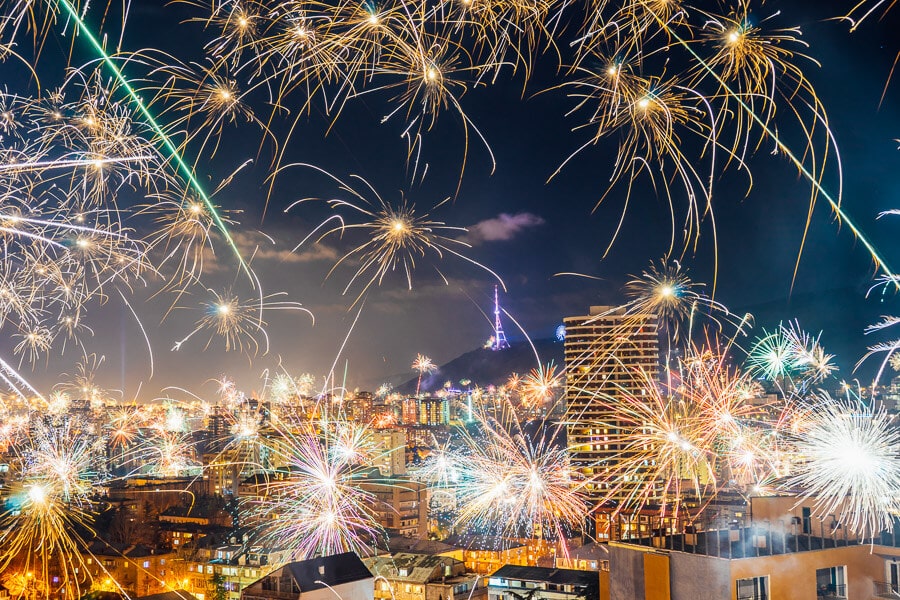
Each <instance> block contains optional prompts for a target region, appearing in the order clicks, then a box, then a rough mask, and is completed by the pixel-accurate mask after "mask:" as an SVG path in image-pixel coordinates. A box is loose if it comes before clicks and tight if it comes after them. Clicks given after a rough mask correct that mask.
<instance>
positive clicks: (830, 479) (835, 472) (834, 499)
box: [788, 394, 900, 537]
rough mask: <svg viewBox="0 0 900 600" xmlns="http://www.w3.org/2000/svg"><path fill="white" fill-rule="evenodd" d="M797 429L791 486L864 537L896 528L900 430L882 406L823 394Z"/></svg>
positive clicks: (818, 511) (819, 512)
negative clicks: (876, 406) (895, 426)
mask: <svg viewBox="0 0 900 600" xmlns="http://www.w3.org/2000/svg"><path fill="white" fill-rule="evenodd" d="M819 400H820V402H819V405H818V406H817V407H816V410H814V411H812V412H811V414H810V415H809V418H808V420H807V422H806V424H805V426H804V427H803V428H802V429H801V430H800V431H799V432H798V433H799V434H798V435H797V439H796V440H795V442H794V443H795V444H796V453H797V464H796V465H795V467H794V469H795V470H794V473H793V474H792V476H791V477H790V479H789V482H788V483H789V485H794V486H798V487H799V488H800V489H802V490H803V491H802V492H801V496H800V497H801V498H802V499H812V500H813V502H814V503H815V511H816V514H817V515H819V516H821V517H824V516H826V515H835V518H836V519H837V520H838V522H839V523H841V524H844V525H846V526H847V527H848V528H849V529H851V530H852V531H854V532H856V533H858V534H860V535H862V536H864V537H865V536H877V535H878V534H879V533H880V532H882V531H884V530H891V529H892V528H893V522H894V514H896V512H897V510H898V506H897V490H898V489H900V433H898V432H897V430H896V429H895V428H894V427H893V426H892V425H891V424H890V419H889V418H888V417H887V415H886V414H885V413H884V411H882V410H880V409H874V408H872V407H868V406H865V405H863V404H862V403H859V402H852V401H851V402H843V401H838V400H834V399H832V398H831V397H829V396H827V395H824V394H823V395H821V396H820V397H819Z"/></svg>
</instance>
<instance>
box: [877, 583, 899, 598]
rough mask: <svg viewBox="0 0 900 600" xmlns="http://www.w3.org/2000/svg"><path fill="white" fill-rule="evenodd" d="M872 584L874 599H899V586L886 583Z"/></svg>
mask: <svg viewBox="0 0 900 600" xmlns="http://www.w3.org/2000/svg"><path fill="white" fill-rule="evenodd" d="M874 584H875V593H874V596H875V597H876V598H900V584H896V583H888V582H886V581H876V582H874Z"/></svg>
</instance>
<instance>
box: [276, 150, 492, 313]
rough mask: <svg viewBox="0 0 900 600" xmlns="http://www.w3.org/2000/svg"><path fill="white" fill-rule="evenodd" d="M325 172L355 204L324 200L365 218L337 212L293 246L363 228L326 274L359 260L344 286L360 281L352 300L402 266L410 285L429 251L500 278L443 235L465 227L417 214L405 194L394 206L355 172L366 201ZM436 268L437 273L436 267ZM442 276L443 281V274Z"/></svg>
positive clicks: (335, 206) (348, 286) (335, 207)
mask: <svg viewBox="0 0 900 600" xmlns="http://www.w3.org/2000/svg"><path fill="white" fill-rule="evenodd" d="M313 168H315V167H313ZM316 170H319V169H316ZM323 173H324V172H323ZM326 174H327V173H326ZM327 175H328V176H329V177H330V178H331V179H332V180H333V181H334V182H336V183H338V184H339V185H340V186H341V189H342V191H344V192H346V193H347V194H350V195H351V196H352V197H353V199H354V201H355V202H356V203H355V204H354V203H352V202H350V201H347V200H330V201H329V202H328V203H329V205H330V206H331V207H332V208H334V209H336V210H337V209H347V210H350V211H352V212H353V213H355V214H356V215H358V216H361V217H363V218H366V219H368V220H367V221H365V222H362V223H347V222H345V221H344V219H343V218H342V217H340V216H339V215H334V216H332V217H329V218H328V219H326V220H325V221H324V222H323V223H322V224H321V225H319V227H317V228H316V230H314V231H313V232H312V233H310V234H309V235H308V236H307V237H306V238H305V239H304V240H303V241H302V242H301V243H300V244H299V245H298V246H297V248H299V247H300V246H302V245H303V244H305V243H306V242H308V241H309V240H311V239H313V238H315V239H316V242H317V243H318V242H321V241H322V240H323V239H324V238H326V237H328V236H332V235H341V236H343V235H344V234H345V233H347V232H350V231H361V232H363V233H365V234H366V239H365V241H364V242H363V243H362V244H360V245H359V246H357V247H355V248H353V249H352V250H350V251H349V252H347V253H346V254H344V255H343V256H342V257H341V258H340V259H339V260H338V261H337V263H336V264H335V265H334V267H332V269H331V271H330V272H329V275H330V274H331V273H333V272H334V271H335V270H336V269H337V268H338V267H339V266H341V265H342V264H343V263H346V262H351V261H356V262H358V263H359V264H360V266H359V268H358V269H357V270H356V272H355V273H354V274H353V276H352V277H351V278H350V281H349V282H348V283H347V286H346V287H345V288H344V291H343V293H344V294H346V293H347V292H348V291H349V290H350V288H351V287H352V286H353V285H354V284H355V283H357V281H359V282H360V284H361V286H362V288H361V290H360V292H359V294H358V295H357V297H356V299H355V300H354V303H353V304H354V305H355V304H356V303H357V302H359V301H360V300H361V299H362V298H363V296H364V295H365V293H366V292H367V291H368V290H369V288H370V287H371V286H373V285H381V283H382V281H383V280H384V278H385V277H386V276H387V275H388V274H389V273H391V272H393V271H397V270H399V271H401V272H402V273H403V274H404V275H405V277H406V282H407V286H408V288H409V289H412V275H413V271H414V270H415V269H416V265H417V263H418V262H419V261H420V260H423V259H425V258H426V257H427V256H429V255H433V256H434V257H436V258H437V259H441V258H443V256H444V254H451V255H453V256H456V257H458V258H461V259H462V260H464V261H466V262H469V263H471V264H474V265H475V266H477V267H479V268H481V269H484V270H485V271H487V272H488V273H490V274H491V275H493V276H494V277H496V278H497V280H498V281H499V280H500V278H499V276H497V275H496V274H495V273H494V272H493V271H491V270H490V269H488V268H487V267H485V266H484V265H482V264H480V263H477V262H475V261H473V260H471V259H469V258H466V257H465V256H463V255H462V254H461V253H460V250H462V249H464V248H467V247H468V244H466V243H465V242H463V241H461V240H459V239H456V238H452V237H448V234H450V233H454V232H457V233H463V232H465V229H464V228H461V227H450V226H447V225H445V224H444V223H443V222H440V221H432V220H431V219H430V218H429V215H428V214H422V215H417V214H416V211H415V208H414V207H413V206H412V205H410V204H409V203H408V202H407V201H406V199H405V198H404V199H402V200H401V202H400V204H399V205H392V204H390V203H388V202H387V201H385V200H384V199H383V198H382V197H381V196H380V195H379V194H378V193H377V192H376V191H375V190H374V188H372V186H371V185H370V184H369V183H368V182H366V181H365V180H364V179H362V178H361V177H358V176H354V179H356V180H358V181H359V182H360V183H362V184H363V185H364V186H365V189H366V190H367V191H368V192H369V193H371V194H372V195H373V196H374V198H375V199H374V201H371V200H368V199H367V198H366V196H365V195H364V194H362V193H360V192H358V191H356V190H354V189H353V188H352V187H351V186H349V185H348V184H346V183H344V182H343V181H341V180H340V179H338V178H336V177H334V176H333V175H330V174H327ZM307 200H309V199H307ZM304 201H306V200H300V201H298V202H295V203H294V204H292V205H291V207H293V206H296V205H297V204H298V203H300V202H304ZM291 207H288V209H287V210H290V208H291ZM335 220H336V221H337V224H336V225H333V224H332V221H335ZM323 230H324V231H323ZM295 250H296V248H295ZM438 273H439V274H440V271H439V270H438ZM441 278H442V279H443V280H444V281H445V282H446V278H445V277H443V275H441Z"/></svg>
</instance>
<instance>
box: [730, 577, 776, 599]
mask: <svg viewBox="0 0 900 600" xmlns="http://www.w3.org/2000/svg"><path fill="white" fill-rule="evenodd" d="M735 583H736V586H737V600H768V598H769V576H768V575H761V576H759V577H748V578H747V579H738V580H737V581H736V582H735Z"/></svg>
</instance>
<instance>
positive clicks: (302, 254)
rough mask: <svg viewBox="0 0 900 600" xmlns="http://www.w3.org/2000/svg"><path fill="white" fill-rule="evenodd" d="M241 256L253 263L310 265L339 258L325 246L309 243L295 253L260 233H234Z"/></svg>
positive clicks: (336, 253)
mask: <svg viewBox="0 0 900 600" xmlns="http://www.w3.org/2000/svg"><path fill="white" fill-rule="evenodd" d="M232 237H233V238H234V241H235V243H236V244H237V246H238V248H239V249H240V250H241V254H242V255H243V256H244V257H245V258H247V259H249V258H250V257H253V262H254V263H256V262H260V261H272V262H280V263H291V264H298V263H311V262H318V261H329V262H335V261H337V259H338V258H339V257H340V254H338V251H337V250H336V249H335V248H334V247H332V246H328V245H326V244H323V243H321V242H319V243H309V244H306V245H304V246H301V247H300V248H298V249H297V250H296V251H292V250H291V249H290V248H287V247H279V246H278V243H277V242H276V241H275V240H274V239H272V238H271V237H269V236H268V235H266V234H264V233H261V232H244V231H242V232H234V233H233V234H232Z"/></svg>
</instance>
